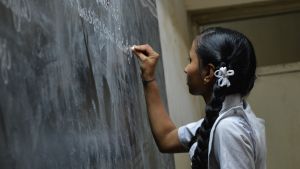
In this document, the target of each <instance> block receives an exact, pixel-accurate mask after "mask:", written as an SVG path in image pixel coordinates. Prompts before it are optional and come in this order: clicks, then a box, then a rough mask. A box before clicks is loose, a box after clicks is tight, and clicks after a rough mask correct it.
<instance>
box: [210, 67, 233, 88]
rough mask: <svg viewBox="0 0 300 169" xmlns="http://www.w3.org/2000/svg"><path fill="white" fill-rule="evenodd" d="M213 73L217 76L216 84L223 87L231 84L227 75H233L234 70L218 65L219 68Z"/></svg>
mask: <svg viewBox="0 0 300 169" xmlns="http://www.w3.org/2000/svg"><path fill="white" fill-rule="evenodd" d="M214 75H215V76H216V77H217V78H219V79H218V86H220V87H223V86H225V85H226V86H227V87H229V86H230V85H231V84H230V81H229V79H228V77H229V76H233V75H234V70H227V67H220V69H219V70H216V71H215V73H214Z"/></svg>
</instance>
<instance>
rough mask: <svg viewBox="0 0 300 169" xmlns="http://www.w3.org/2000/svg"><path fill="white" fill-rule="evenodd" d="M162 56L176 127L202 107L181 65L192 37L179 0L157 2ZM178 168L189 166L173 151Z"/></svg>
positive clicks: (196, 115) (183, 156) (192, 118)
mask: <svg viewBox="0 0 300 169" xmlns="http://www.w3.org/2000/svg"><path fill="white" fill-rule="evenodd" d="M157 10H158V21H159V30H160V38H161V47H162V56H163V63H164V71H165V82H166V89H167V97H168V105H169V111H170V116H171V118H172V120H173V121H174V122H175V124H176V125H177V127H179V126H181V125H184V124H186V123H188V122H192V121H196V120H198V119H199V118H200V116H201V112H203V111H202V110H203V109H204V107H203V101H202V99H201V98H199V97H195V96H191V95H190V94H189V92H188V88H187V85H186V76H185V74H184V67H185V66H186V64H187V63H188V54H189V49H190V45H191V42H192V38H190V32H191V31H190V29H189V27H188V23H189V21H188V20H187V15H186V11H185V8H184V4H183V2H182V1H181V0H172V1H157ZM175 163H176V168H177V169H184V168H190V160H189V158H188V156H187V154H175Z"/></svg>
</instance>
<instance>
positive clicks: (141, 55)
mask: <svg viewBox="0 0 300 169" xmlns="http://www.w3.org/2000/svg"><path fill="white" fill-rule="evenodd" d="M132 51H133V53H134V54H135V55H136V56H137V57H138V59H139V60H141V61H144V60H145V59H146V58H147V56H146V55H144V54H143V53H142V52H139V51H137V50H132Z"/></svg>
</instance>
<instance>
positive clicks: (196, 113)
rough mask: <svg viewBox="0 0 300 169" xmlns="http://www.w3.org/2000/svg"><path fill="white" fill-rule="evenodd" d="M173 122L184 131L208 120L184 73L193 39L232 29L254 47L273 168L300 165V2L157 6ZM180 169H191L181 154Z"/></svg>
mask: <svg viewBox="0 0 300 169" xmlns="http://www.w3.org/2000/svg"><path fill="white" fill-rule="evenodd" d="M156 3H157V4H156V5H157V11H158V20H159V29H160V40H161V47H162V55H163V64H164V71H165V80H166V88H167V96H168V104H169V110H170V115H171V118H172V119H173V120H174V121H175V123H176V125H177V126H178V127H179V126H181V125H184V124H186V123H189V122H192V121H197V120H198V119H199V118H201V117H202V116H203V112H204V102H203V100H202V98H200V97H195V96H192V95H190V94H189V93H188V90H187V86H186V76H185V74H184V72H183V70H184V67H185V66H186V64H187V63H188V53H189V49H190V46H191V43H192V40H193V38H194V37H195V35H197V34H198V33H199V32H201V30H203V29H205V28H207V27H211V26H222V27H227V28H232V29H235V30H238V31H240V32H242V33H244V34H245V35H246V36H247V37H248V38H249V39H250V40H251V41H252V43H253V45H254V48H255V52H256V56H257V62H258V68H257V76H258V79H257V81H256V84H255V86H254V89H253V90H252V92H251V94H250V95H249V96H248V101H249V102H250V104H251V107H252V109H253V110H254V112H255V113H256V115H257V116H259V117H261V118H263V119H265V125H266V138H267V151H268V153H267V165H268V168H271V169H283V168H284V169H292V168H297V166H300V156H299V155H298V152H300V146H299V145H298V144H297V143H299V142H300V134H299V131H298V130H299V129H300V107H299V106H298V105H299V103H300V102H299V98H298V96H300V90H299V89H298V88H299V86H300V56H299V48H300V1H299V0H297V1H289V0H172V1H166V0H164V1H156ZM175 163H176V168H177V169H185V168H189V167H190V160H189V159H188V155H187V154H176V155H175Z"/></svg>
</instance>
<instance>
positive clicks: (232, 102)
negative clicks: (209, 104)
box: [219, 94, 243, 114]
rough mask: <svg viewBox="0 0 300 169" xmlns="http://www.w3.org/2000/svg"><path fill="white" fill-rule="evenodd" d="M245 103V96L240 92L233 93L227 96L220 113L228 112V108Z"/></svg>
mask: <svg viewBox="0 0 300 169" xmlns="http://www.w3.org/2000/svg"><path fill="white" fill-rule="evenodd" d="M240 105H243V98H242V96H241V95H240V94H232V95H228V96H226V97H225V100H224V102H223V105H222V109H221V111H220V113H219V114H222V113H224V112H226V111H227V110H228V109H230V108H232V107H236V106H240Z"/></svg>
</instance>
